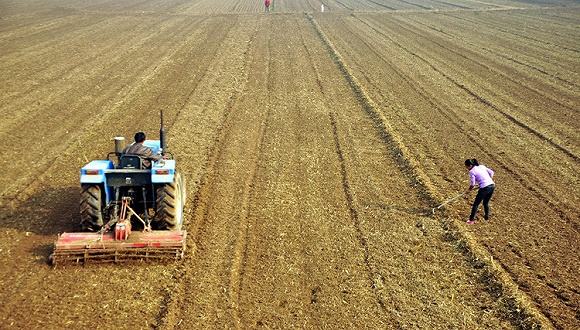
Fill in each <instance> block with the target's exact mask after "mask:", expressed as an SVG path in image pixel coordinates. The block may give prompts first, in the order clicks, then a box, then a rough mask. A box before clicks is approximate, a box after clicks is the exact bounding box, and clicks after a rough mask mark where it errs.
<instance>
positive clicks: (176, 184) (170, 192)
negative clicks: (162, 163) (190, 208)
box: [155, 172, 185, 230]
mask: <svg viewBox="0 0 580 330" xmlns="http://www.w3.org/2000/svg"><path fill="white" fill-rule="evenodd" d="M156 192H157V199H156V205H157V208H156V212H155V225H156V226H157V227H158V228H160V229H168V230H180V229H181V225H182V223H183V204H184V197H185V196H184V192H185V187H184V182H183V180H182V179H181V174H180V173H177V172H176V173H175V176H174V177H173V182H172V183H166V184H164V185H161V186H159V187H157V191H156Z"/></svg>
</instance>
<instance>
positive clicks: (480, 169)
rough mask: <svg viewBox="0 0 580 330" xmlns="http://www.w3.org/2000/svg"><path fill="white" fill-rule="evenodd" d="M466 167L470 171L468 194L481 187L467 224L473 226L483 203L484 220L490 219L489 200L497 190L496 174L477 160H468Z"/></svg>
mask: <svg viewBox="0 0 580 330" xmlns="http://www.w3.org/2000/svg"><path fill="white" fill-rule="evenodd" d="M465 167H466V168H467V170H468V171H469V189H468V190H467V191H466V194H468V193H469V192H470V191H472V190H473V189H474V188H475V186H476V185H477V186H478V187H479V190H478V191H477V195H476V196H475V201H473V206H472V207H471V214H470V215H469V220H467V224H468V225H472V224H474V223H475V214H476V213H477V209H478V208H479V204H480V203H481V202H483V212H484V213H483V218H484V219H485V220H488V219H489V200H490V199H491V196H492V195H493V191H494V190H495V182H493V174H494V172H493V171H492V170H491V169H490V168H487V167H485V166H484V165H479V163H478V162H477V159H475V158H474V159H466V160H465Z"/></svg>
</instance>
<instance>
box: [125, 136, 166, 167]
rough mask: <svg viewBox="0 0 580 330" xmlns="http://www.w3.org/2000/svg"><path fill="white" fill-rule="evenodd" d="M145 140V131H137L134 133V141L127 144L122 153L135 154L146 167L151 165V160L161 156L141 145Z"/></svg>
mask: <svg viewBox="0 0 580 330" xmlns="http://www.w3.org/2000/svg"><path fill="white" fill-rule="evenodd" d="M143 142H145V133H143V132H137V133H135V142H134V143H132V144H131V145H128V146H127V147H126V148H125V149H124V150H123V154H125V155H135V156H139V157H141V158H142V159H143V166H145V167H146V168H150V167H151V160H155V161H157V160H160V159H161V158H162V156H161V155H155V154H153V151H152V150H151V148H149V147H147V146H145V145H143Z"/></svg>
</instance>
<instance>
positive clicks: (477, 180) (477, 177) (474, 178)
mask: <svg viewBox="0 0 580 330" xmlns="http://www.w3.org/2000/svg"><path fill="white" fill-rule="evenodd" d="M491 178H493V171H492V170H491V169H489V168H487V167H485V166H484V165H479V166H474V167H473V168H472V169H471V170H469V185H470V186H475V185H476V184H477V185H478V186H479V188H480V189H481V188H485V187H487V186H489V185H490V184H494V182H493V180H492V179H491Z"/></svg>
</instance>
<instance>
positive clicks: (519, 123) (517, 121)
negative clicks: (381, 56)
mask: <svg viewBox="0 0 580 330" xmlns="http://www.w3.org/2000/svg"><path fill="white" fill-rule="evenodd" d="M355 17H356V16H355ZM356 18H357V19H358V20H359V21H361V22H362V23H363V24H365V25H367V26H369V27H370V28H371V29H373V30H374V31H376V32H377V33H379V34H381V35H383V36H384V37H386V38H388V39H389V40H390V41H391V42H392V43H393V44H395V45H396V46H398V47H399V48H401V49H403V50H404V51H405V52H407V53H408V54H410V55H412V56H413V57H415V58H417V59H419V60H420V61H421V62H423V63H425V64H427V65H428V66H429V67H430V68H431V69H433V70H434V71H435V72H437V73H439V74H440V75H442V76H443V77H445V78H446V79H447V80H449V81H450V82H451V83H453V84H454V85H455V86H456V87H458V88H460V89H462V90H463V91H465V92H466V93H467V94H469V95H471V96H472V97H473V98H474V99H476V100H477V101H479V102H480V103H482V104H484V105H485V106H487V107H488V108H490V109H492V110H495V111H496V112H498V113H500V114H502V115H503V116H504V117H505V118H507V119H508V120H509V121H511V122H512V123H514V124H516V125H517V126H519V127H521V128H523V129H524V130H526V131H528V132H529V133H531V134H533V135H535V136H536V137H538V138H540V139H541V140H542V141H545V142H546V143H548V144H549V145H551V146H552V147H553V148H555V149H557V150H559V151H561V152H563V153H564V154H565V155H567V156H568V157H570V158H571V159H572V160H574V161H575V162H577V163H578V162H580V157H579V156H578V155H576V154H575V153H574V152H573V151H571V150H570V149H568V148H567V147H565V146H563V145H561V144H560V143H559V142H557V141H554V139H553V138H551V137H548V136H546V135H545V134H543V133H542V132H540V131H538V130H536V129H535V128H533V127H531V126H529V125H528V124H526V123H525V122H523V121H521V120H520V119H518V118H516V117H515V116H513V115H511V114H509V113H508V112H506V111H504V110H502V109H501V108H499V107H498V106H496V105H495V104H494V103H492V102H491V101H489V100H487V99H486V98H484V97H482V96H481V95H479V94H478V93H476V92H475V91H473V90H471V89H470V88H468V87H467V86H465V85H464V84H462V83H461V82H459V81H457V80H455V79H454V78H453V77H451V76H449V75H448V74H446V73H445V72H443V71H441V70H439V69H438V68H437V67H435V66H434V65H433V64H432V63H430V62H429V61H428V60H426V59H425V58H423V57H422V56H421V55H419V54H417V53H415V52H413V51H412V50H410V49H408V48H406V47H405V46H403V45H402V44H400V43H399V42H397V41H396V40H393V39H392V38H390V37H389V36H387V35H385V34H384V33H382V32H381V31H380V30H378V29H377V28H376V27H374V26H372V25H370V24H369V23H368V22H366V21H364V20H362V19H361V18H359V17H356Z"/></svg>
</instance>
